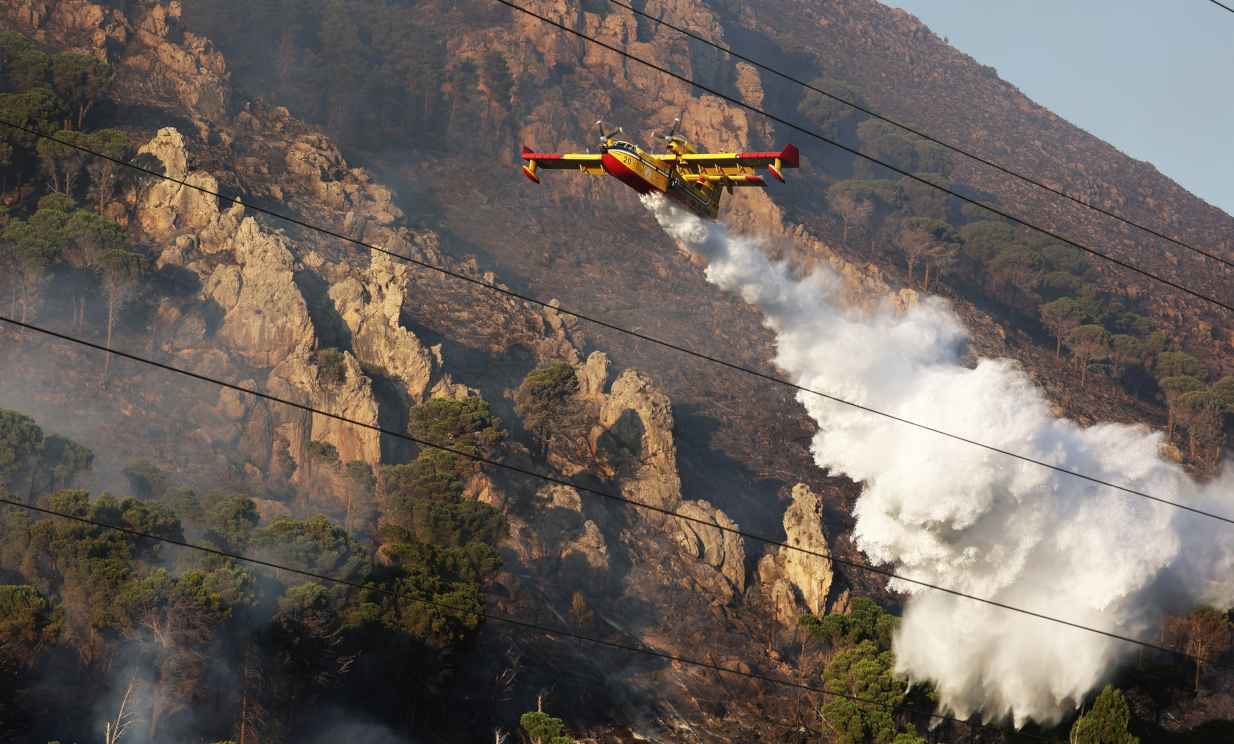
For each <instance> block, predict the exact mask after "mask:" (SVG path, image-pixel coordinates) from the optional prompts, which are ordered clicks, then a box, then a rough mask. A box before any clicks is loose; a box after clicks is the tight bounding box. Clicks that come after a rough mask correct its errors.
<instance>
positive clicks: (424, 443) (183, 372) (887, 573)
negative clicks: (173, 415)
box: [0, 315, 1234, 670]
mask: <svg viewBox="0 0 1234 744" xmlns="http://www.w3.org/2000/svg"><path fill="white" fill-rule="evenodd" d="M0 321H3V322H5V323H9V324H12V325H15V326H18V327H20V328H25V329H28V330H31V331H36V332H38V333H42V334H44V335H47V336H51V337H53V338H58V339H61V340H63V341H68V342H70V343H75V344H80V345H82V346H87V347H89V348H92V349H95V350H98V351H103V352H107V353H110V354H115V355H117V356H119V357H122V358H125V359H130V360H132V361H135V362H140V363H142V364H147V365H150V366H153V367H157V368H159V369H163V370H166V371H168V372H174V373H176V374H179V375H183V376H185V377H191V378H193V379H196V380H200V381H202V382H207V383H210V384H212V385H217V386H219V387H223V388H228V389H230V390H235V391H238V392H241V393H245V394H248V395H252V396H255V397H257V398H262V399H264V400H268V401H272V402H275V403H280V404H282V405H285V406H289V407H291V408H295V409H298V410H301V411H304V412H306V413H313V414H317V415H319V416H326V417H327V418H332V419H335V420H336V421H341V422H343V423H346V424H350V425H352V426H358V427H360V428H363V429H369V430H371V431H375V432H378V433H380V434H386V435H388V436H392V437H396V438H399V439H403V440H405V441H408V442H415V443H416V444H419V445H421V446H423V447H431V448H433V449H436V450H440V451H442V452H449V453H450V454H453V455H457V456H459V457H463V458H466V459H469V460H472V461H474V462H479V463H483V464H485V465H492V466H494V467H498V468H502V469H504V470H508V471H510V472H514V473H519V474H520V475H527V476H531V477H533V478H537V479H539V480H542V481H545V482H548V483H554V484H556V485H561V486H568V487H570V488H573V489H575V490H577V491H583V492H584V493H590V494H594V495H596V496H600V497H602V498H605V499H609V500H611V501H616V502H619V503H622V504H628V505H629V506H632V507H634V508H636V509H643V510H645V511H650V512H655V513H657V514H661V515H664V516H666V517H671V518H674V519H680V520H683V521H686V522H693V523H695V524H698V525H702V526H704V527H707V528H710V529H719V530H720V531H722V532H729V533H731V534H734V535H739V536H741V537H744V538H748V539H750V540H757V541H758V542H761V543H765V544H767V545H771V546H773V547H779V548H783V549H786V550H796V551H798V552H800V553H804V554H806V555H811V556H815V557H817V558H822V559H824V560H828V561H831V562H833V563H837V564H839V565H841V566H847V567H849V568H854V569H857V570H859V571H865V572H867V573H871V574H875V575H877V576H883V577H885V578H889V579H896V580H898V581H904V582H907V583H909V584H914V585H916V586H920V587H923V588H926V589H932V590H934V591H939V592H943V593H945V594H950V595H953V596H956V597H960V598H962V599H969V600H972V601H974V602H980V603H982V604H988V605H990V606H992V607H998V608H1001V609H1004V610H1010V611H1012V612H1018V613H1020V614H1023V615H1028V616H1029V617H1035V618H1038V619H1040V620H1047V621H1049V622H1052V623H1057V624H1059V625H1064V626H1067V627H1070V628H1075V629H1077V630H1084V631H1087V632H1089V633H1095V634H1097V635H1102V636H1105V637H1107V638H1112V639H1115V640H1118V641H1125V642H1127V643H1132V644H1135V645H1137V646H1142V647H1144V648H1149V649H1153V650H1155V651H1163V652H1165V653H1168V654H1173V655H1175V656H1180V657H1183V658H1186V659H1191V660H1192V661H1196V662H1201V663H1205V664H1213V665H1215V666H1219V667H1224V668H1227V669H1231V670H1234V665H1228V664H1223V663H1221V662H1219V661H1212V660H1210V659H1205V658H1202V657H1198V656H1193V655H1191V654H1189V653H1184V652H1181V651H1174V650H1172V649H1169V648H1166V647H1165V646H1158V645H1155V644H1152V643H1148V642H1146V641H1139V640H1136V639H1134V638H1129V637H1127V636H1122V635H1118V634H1117V633H1111V632H1108V631H1104V630H1098V629H1097V628H1091V627H1089V626H1087V625H1081V624H1079V623H1073V622H1070V621H1068V620H1062V619H1060V618H1056V617H1051V616H1049V615H1044V614H1041V613H1038V612H1033V611H1032V610H1026V609H1023V608H1021V607H1015V606H1014V605H1008V604H1003V603H1002V602H997V601H995V600H992V599H986V598H984V597H978V596H976V595H974V594H967V593H965V592H961V591H959V590H956V589H948V588H947V587H944V586H940V585H938V584H931V583H930V582H927V581H921V580H919V579H910V578H908V577H906V576H900V575H898V574H896V573H894V572H892V571H885V570H883V569H879V568H875V567H873V566H866V565H862V564H860V563H857V562H855V561H848V560H845V559H843V558H839V557H837V556H834V555H826V554H823V553H819V552H816V551H813V550H808V549H806V548H802V547H800V546H797V545H790V544H788V543H786V542H780V541H778V540H772V539H770V538H767V537H763V536H761V535H756V534H754V533H752V532H746V531H744V530H741V529H735V528H731V527H724V526H721V525H717V524H714V523H712V522H706V521H704V520H702V519H699V518H697V517H690V516H686V515H684V514H678V513H677V512H674V511H670V510H668V509H665V508H662V507H658V506H653V505H651V504H646V503H643V502H640V501H635V500H633V499H629V498H626V497H625V496H619V495H617V494H613V493H609V492H607V491H601V490H599V489H596V488H590V487H588V486H584V485H580V484H578V483H573V482H571V481H568V480H565V479H562V478H555V477H553V476H551V475H545V474H543V473H537V472H536V471H534V470H528V469H526V468H520V467H518V466H517V465H511V464H509V463H504V462H499V461H497V460H492V459H489V458H487V457H484V456H482V455H479V454H475V453H472V452H466V451H459V450H455V449H451V448H450V447H445V446H442V445H440V444H435V443H434V442H431V441H428V440H426V439H421V438H419V437H416V436H413V435H411V434H405V433H403V432H398V431H394V430H392V429H385V428H382V427H380V426H377V425H375V424H369V423H365V422H362V421H357V420H355V419H351V418H348V417H346V416H343V415H341V414H337V413H330V412H328V411H323V410H321V409H318V408H313V407H312V406H309V405H307V404H304V403H296V402H295V401H291V400H287V399H286V398H280V397H278V396H276V395H271V394H269V393H263V392H260V391H258V390H252V389H250V388H246V387H243V386H241V385H236V384H233V383H230V382H226V381H224V380H220V379H218V378H215V377H210V376H208V375H202V374H199V373H197V372H190V371H189V370H186V369H180V368H179V367H173V366H171V365H169V364H164V363H163V362H157V361H155V360H153V359H147V358H144V357H140V356H137V355H136V354H131V353H129V352H126V351H119V350H116V349H111V348H109V347H106V346H103V345H101V344H96V343H94V342H92V341H86V340H85V339H80V338H76V337H74V336H70V335H68V334H64V333H59V332H57V331H52V330H49V329H46V328H41V327H39V326H36V325H33V324H30V323H26V322H23V321H19V320H14V319H12V318H8V317H5V316H3V315H0ZM1184 508H1186V507H1184ZM1193 511H1194V510H1193ZM1218 518H1220V517H1218ZM1227 521H1228V520H1227Z"/></svg>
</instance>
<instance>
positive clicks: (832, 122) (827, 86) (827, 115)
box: [786, 37, 870, 143]
mask: <svg viewBox="0 0 1234 744" xmlns="http://www.w3.org/2000/svg"><path fill="white" fill-rule="evenodd" d="M786 38H790V39H791V38H792V37H786ZM793 41H796V39H793ZM798 43H800V42H798ZM803 48H804V45H803ZM811 56H813V53H812V52H811ZM810 86H811V87H813V88H817V89H818V90H823V91H826V92H828V93H830V94H831V95H832V96H835V97H836V98H839V99H840V100H838V101H837V100H836V98H832V97H831V96H826V95H823V94H822V93H819V92H818V90H807V91H806V97H805V98H804V99H802V101H801V103H800V104H798V105H797V113H799V114H801V115H802V116H804V117H805V118H806V120H807V121H809V122H811V123H813V124H814V126H816V127H818V129H819V131H820V132H822V133H823V134H824V135H825V136H826V137H827V138H828V139H832V140H841V141H844V142H847V143H852V142H853V141H854V140H855V139H856V135H857V125H858V124H860V123H861V122H863V121H865V120H867V119H869V118H870V116H869V114H863V113H861V112H860V111H858V110H857V109H855V108H853V106H852V105H849V104H854V105H857V106H860V107H862V108H864V109H869V108H870V104H869V103H868V102H867V101H866V99H865V96H863V95H862V94H861V91H860V90H859V89H858V88H856V87H854V86H851V85H847V84H845V83H842V82H840V81H839V80H832V79H831V78H828V77H820V78H815V79H814V80H812V81H810Z"/></svg>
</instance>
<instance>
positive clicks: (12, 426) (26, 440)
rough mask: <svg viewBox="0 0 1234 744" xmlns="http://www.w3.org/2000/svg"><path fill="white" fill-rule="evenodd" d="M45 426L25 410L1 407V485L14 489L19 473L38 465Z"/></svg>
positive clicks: (7, 488)
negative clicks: (19, 410) (40, 424)
mask: <svg viewBox="0 0 1234 744" xmlns="http://www.w3.org/2000/svg"><path fill="white" fill-rule="evenodd" d="M42 447H43V429H42V428H41V427H39V425H38V424H37V423H35V421H34V419H33V418H31V417H29V416H27V415H26V414H24V413H18V412H17V411H10V410H8V409H7V408H0V486H2V487H4V489H6V490H10V487H11V486H12V485H13V483H14V481H15V480H16V479H17V477H18V475H19V474H20V473H21V472H22V471H24V470H26V469H28V468H33V467H35V464H36V463H37V461H38V456H39V452H40V451H41V450H42Z"/></svg>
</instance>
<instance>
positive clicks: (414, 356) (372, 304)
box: [329, 251, 471, 404]
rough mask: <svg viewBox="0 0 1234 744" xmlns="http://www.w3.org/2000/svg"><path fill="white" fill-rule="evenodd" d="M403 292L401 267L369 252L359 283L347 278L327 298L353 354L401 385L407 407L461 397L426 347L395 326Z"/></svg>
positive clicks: (461, 391)
mask: <svg viewBox="0 0 1234 744" xmlns="http://www.w3.org/2000/svg"><path fill="white" fill-rule="evenodd" d="M406 291H407V265H406V264H404V263H401V262H396V261H395V260H394V259H392V258H391V257H390V256H388V255H387V254H385V253H381V252H380V251H373V255H372V261H371V263H370V264H369V269H368V271H367V272H366V274H365V275H364V281H363V282H361V281H360V280H359V279H356V278H354V277H349V278H347V279H344V280H343V281H341V282H339V283H337V284H335V285H334V286H332V287H331V288H330V293H329V294H330V299H331V300H332V301H333V302H334V307H335V309H336V310H337V311H338V313H339V315H340V316H341V317H342V318H343V321H344V322H345V323H347V328H348V329H349V330H350V331H351V336H352V339H351V345H352V349H353V350H354V351H355V353H356V356H357V357H358V358H359V359H360V360H361V361H362V362H364V363H365V364H367V365H369V366H371V367H375V368H377V369H380V370H382V371H384V372H385V374H386V375H387V376H389V377H392V378H395V379H397V380H399V381H401V382H402V383H403V386H404V390H405V392H406V395H407V397H408V399H409V401H410V402H411V403H412V404H419V403H423V402H425V401H426V400H428V399H429V398H431V397H432V398H437V397H445V398H460V397H466V396H467V395H468V393H469V392H471V391H469V390H468V389H467V388H465V387H463V386H461V385H455V384H454V383H453V382H451V380H450V376H449V375H447V374H444V373H443V372H442V371H441V355H440V351H439V350H436V349H428V348H426V347H425V346H424V344H422V343H421V342H420V339H418V338H416V335H415V334H414V333H412V332H411V331H409V330H407V329H406V328H403V327H402V326H401V325H399V313H400V310H401V308H402V306H403V298H404V296H405V294H406Z"/></svg>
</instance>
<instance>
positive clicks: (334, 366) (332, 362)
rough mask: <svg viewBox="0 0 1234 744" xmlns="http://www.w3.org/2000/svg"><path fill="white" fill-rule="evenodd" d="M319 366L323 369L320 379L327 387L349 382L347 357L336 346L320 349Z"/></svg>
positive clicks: (318, 353)
mask: <svg viewBox="0 0 1234 744" xmlns="http://www.w3.org/2000/svg"><path fill="white" fill-rule="evenodd" d="M315 356H316V360H317V368H318V369H319V370H321V373H320V377H318V379H319V380H320V381H321V384H322V385H323V386H325V387H331V388H334V387H338V386H339V385H342V384H343V383H344V382H347V359H346V357H344V356H343V352H341V351H339V350H338V349H336V348H333V347H331V348H328V349H318V350H317V354H316V355H315Z"/></svg>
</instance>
